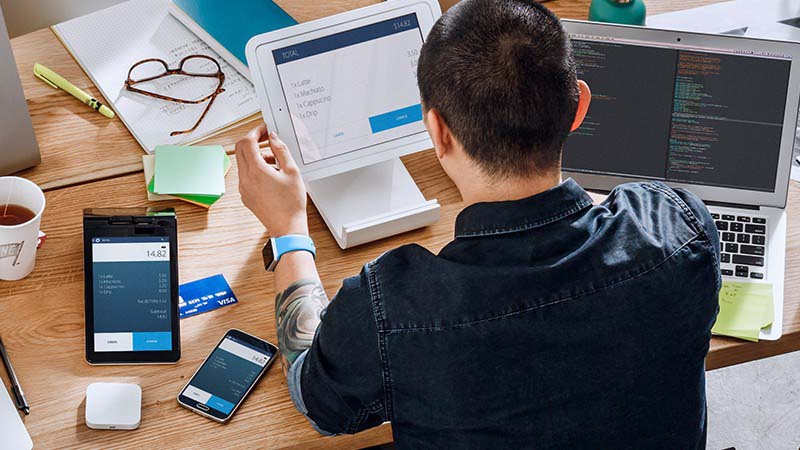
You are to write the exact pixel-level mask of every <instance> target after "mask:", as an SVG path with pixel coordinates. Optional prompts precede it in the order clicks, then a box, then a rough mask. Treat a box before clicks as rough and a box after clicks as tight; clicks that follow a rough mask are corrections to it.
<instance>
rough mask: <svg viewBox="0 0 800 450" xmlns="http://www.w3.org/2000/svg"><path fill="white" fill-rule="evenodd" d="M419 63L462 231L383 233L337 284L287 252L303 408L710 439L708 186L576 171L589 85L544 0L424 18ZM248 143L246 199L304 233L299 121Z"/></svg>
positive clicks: (348, 419) (500, 2) (354, 415)
mask: <svg viewBox="0 0 800 450" xmlns="http://www.w3.org/2000/svg"><path fill="white" fill-rule="evenodd" d="M418 80H419V87H420V92H421V97H422V102H423V105H424V106H423V110H424V118H425V124H426V126H427V128H428V131H429V133H430V136H431V138H432V141H433V143H434V148H435V152H436V156H437V158H438V160H439V162H440V163H441V165H442V167H443V168H444V171H445V172H446V173H447V175H448V176H449V177H450V178H451V179H452V180H453V182H454V183H455V185H456V186H457V188H458V190H459V191H460V192H461V195H462V197H463V199H464V204H465V209H464V210H463V211H462V212H461V213H460V214H459V215H458V218H457V219H456V223H455V239H454V240H453V241H452V242H451V243H449V244H448V245H447V246H445V247H444V248H443V249H442V250H441V251H440V252H439V253H438V254H434V253H432V252H430V251H428V250H427V249H425V248H422V247H420V246H417V245H406V246H403V247H400V248H398V249H395V250H393V251H390V252H388V253H386V254H384V255H382V256H381V257H380V258H378V259H377V260H375V261H372V262H370V263H367V264H366V265H365V266H364V268H363V270H362V271H361V274H360V275H358V276H355V277H353V278H348V279H345V280H344V282H343V285H342V288H341V289H340V290H339V292H338V294H337V295H336V297H335V298H334V299H333V300H331V301H330V303H329V302H328V299H327V297H326V295H325V291H324V290H323V288H322V283H321V282H320V281H319V277H318V275H317V271H316V268H315V266H314V257H313V255H312V254H311V252H308V251H296V252H291V253H287V254H285V255H283V256H282V258H281V259H280V260H279V262H278V264H277V268H276V269H275V286H276V290H277V291H278V292H279V294H278V296H277V298H276V313H277V331H278V339H279V344H280V348H281V351H282V354H283V357H284V359H285V361H284V362H285V368H286V370H287V376H288V384H289V389H290V392H291V395H292V399H293V401H294V402H295V404H296V406H297V408H298V409H299V410H300V411H301V412H302V413H303V414H305V415H306V416H307V417H308V418H309V420H310V421H311V422H312V424H313V425H314V426H315V427H316V428H317V429H318V430H319V431H321V432H323V433H330V434H336V433H355V432H357V431H359V430H363V429H366V428H369V427H373V426H376V425H378V424H380V423H382V422H384V421H391V422H392V427H393V432H394V438H395V444H396V445H397V446H399V447H404V448H419V447H481V448H486V447H558V448H575V447H579V448H583V447H592V448H598V447H600V448H629V447H633V448H652V447H661V448H681V449H686V448H699V447H704V445H705V427H706V425H705V424H706V417H705V412H706V407H705V377H704V358H705V355H706V352H707V350H708V345H709V339H710V329H711V326H712V323H713V321H714V318H715V314H716V310H717V292H718V289H719V286H720V275H719V270H718V266H719V264H718V261H717V255H718V251H719V242H718V238H717V231H716V228H715V226H714V224H713V221H712V219H711V217H710V215H709V213H708V211H707V210H706V208H705V207H704V206H703V204H702V203H701V202H700V201H699V200H698V199H697V198H696V197H695V196H693V195H692V194H690V193H688V192H684V191H677V190H676V191H673V190H672V189H670V188H668V187H667V186H665V185H663V184H661V183H635V184H628V185H624V186H620V187H619V188H617V189H616V190H614V191H613V192H612V193H611V194H610V195H609V197H608V199H607V200H606V201H605V202H603V203H602V204H600V205H596V206H593V205H592V202H591V199H590V198H589V196H588V195H587V194H586V192H585V191H583V190H582V189H581V188H580V187H579V186H578V185H577V184H576V183H575V182H574V181H573V180H566V181H563V182H562V181H561V173H560V160H561V149H562V146H563V144H564V141H565V140H566V138H567V135H568V134H569V132H570V131H572V130H575V129H576V128H577V127H578V126H580V124H581V122H582V120H583V118H584V116H585V114H586V111H587V109H588V107H589V101H590V97H591V95H590V93H589V88H588V86H587V85H586V83H584V82H582V81H578V80H577V79H576V75H575V67H574V63H573V61H572V57H571V54H570V43H569V39H568V37H567V36H566V34H565V32H564V30H563V29H562V27H561V25H560V23H559V21H558V19H557V18H556V17H555V16H554V15H553V14H552V13H550V12H549V11H548V10H547V9H545V8H544V7H542V6H540V5H538V4H537V3H535V2H532V1H528V0H464V1H462V2H461V3H459V4H457V5H456V6H454V7H453V8H451V9H450V10H449V11H448V12H447V13H446V14H444V15H443V16H442V18H441V19H440V20H439V21H438V22H437V23H436V25H434V27H433V29H432V31H431V33H430V35H429V36H428V39H427V41H426V42H425V44H424V46H423V48H422V52H421V56H420V59H419V66H418ZM261 140H269V143H270V146H271V149H272V152H273V153H274V158H275V159H276V160H277V162H278V166H279V167H280V168H279V169H277V168H275V167H274V166H272V165H269V164H268V163H267V162H265V161H264V159H263V157H262V156H260V155H259V153H258V146H257V142H259V141H261ZM621 150H622V149H621ZM625 151H627V150H625ZM237 152H238V155H237V156H238V161H239V171H240V186H239V188H240V191H241V194H242V200H243V202H244V204H245V205H247V207H248V208H250V209H251V210H252V211H253V213H254V214H255V215H256V216H258V218H259V219H260V220H261V221H262V222H263V224H264V225H265V226H266V228H267V230H268V232H269V233H270V234H271V235H272V236H284V235H307V234H308V225H307V222H306V193H305V191H304V189H303V182H302V181H301V178H300V176H299V174H298V169H297V166H296V165H295V163H294V161H293V160H292V157H291V155H290V154H289V152H288V150H287V149H286V146H285V145H284V144H283V143H282V142H281V140H280V139H278V137H277V136H276V135H275V134H274V133H268V132H267V130H266V128H265V127H263V126H262V127H261V128H258V129H256V130H253V132H251V133H250V134H249V135H248V136H247V137H246V138H245V139H243V140H242V141H241V142H239V144H238V145H237Z"/></svg>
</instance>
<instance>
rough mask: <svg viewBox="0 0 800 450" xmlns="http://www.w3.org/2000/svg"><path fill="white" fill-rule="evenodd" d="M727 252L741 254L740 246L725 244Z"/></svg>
mask: <svg viewBox="0 0 800 450" xmlns="http://www.w3.org/2000/svg"><path fill="white" fill-rule="evenodd" d="M725 251H726V252H728V253H739V244H725Z"/></svg>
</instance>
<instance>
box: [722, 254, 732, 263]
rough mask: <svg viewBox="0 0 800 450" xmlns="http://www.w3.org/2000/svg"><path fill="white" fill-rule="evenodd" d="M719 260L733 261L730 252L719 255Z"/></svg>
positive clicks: (724, 261)
mask: <svg viewBox="0 0 800 450" xmlns="http://www.w3.org/2000/svg"><path fill="white" fill-rule="evenodd" d="M719 262H723V263H729V262H731V254H730V253H722V254H721V255H719Z"/></svg>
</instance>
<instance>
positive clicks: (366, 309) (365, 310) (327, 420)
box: [289, 271, 386, 434]
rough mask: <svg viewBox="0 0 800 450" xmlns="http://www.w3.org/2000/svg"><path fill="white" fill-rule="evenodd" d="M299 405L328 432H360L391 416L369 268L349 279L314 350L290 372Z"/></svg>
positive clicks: (327, 315)
mask: <svg viewBox="0 0 800 450" xmlns="http://www.w3.org/2000/svg"><path fill="white" fill-rule="evenodd" d="M289 383H290V392H291V393H292V399H293V400H294V401H295V405H296V406H297V407H298V409H299V410H300V411H301V412H302V413H303V414H305V415H306V417H308V419H309V420H310V421H311V422H312V425H313V426H314V428H315V429H316V430H317V431H320V432H321V433H323V434H341V433H356V432H358V431H361V430H364V429H367V428H371V427H374V426H377V425H380V424H381V423H383V422H384V421H385V420H386V414H385V411H386V409H385V408H384V402H383V398H384V395H383V377H382V372H381V359H380V353H379V350H378V331H377V326H376V323H375V319H374V316H373V313H372V301H371V297H370V293H369V284H368V281H367V277H366V274H365V272H364V271H362V272H361V275H359V276H356V277H352V278H348V279H346V280H344V283H343V285H342V288H341V289H340V290H339V292H338V293H337V294H336V297H334V298H333V300H332V301H331V303H330V305H329V306H328V309H327V311H326V312H325V314H324V316H323V317H322V322H321V323H320V325H319V327H318V328H317V332H316V335H315V336H314V342H313V344H312V346H311V348H310V349H308V350H307V351H306V352H305V353H303V354H302V355H301V357H299V358H298V359H297V360H296V361H295V364H293V366H292V368H291V370H290V371H289Z"/></svg>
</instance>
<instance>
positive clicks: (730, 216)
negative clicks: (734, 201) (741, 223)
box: [722, 214, 736, 220]
mask: <svg viewBox="0 0 800 450" xmlns="http://www.w3.org/2000/svg"><path fill="white" fill-rule="evenodd" d="M722 220H736V217H734V216H732V215H730V214H723V215H722Z"/></svg>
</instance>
